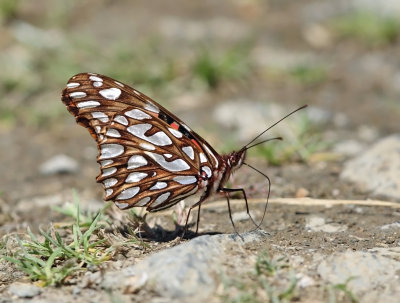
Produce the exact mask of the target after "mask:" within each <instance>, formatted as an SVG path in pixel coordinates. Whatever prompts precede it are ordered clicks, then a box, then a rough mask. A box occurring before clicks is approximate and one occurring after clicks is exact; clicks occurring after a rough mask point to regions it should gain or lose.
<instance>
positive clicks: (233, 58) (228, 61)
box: [192, 45, 250, 89]
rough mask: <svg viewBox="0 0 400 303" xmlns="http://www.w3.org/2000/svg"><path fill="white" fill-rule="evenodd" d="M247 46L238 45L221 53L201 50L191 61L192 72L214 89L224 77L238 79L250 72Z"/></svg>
mask: <svg viewBox="0 0 400 303" xmlns="http://www.w3.org/2000/svg"><path fill="white" fill-rule="evenodd" d="M248 51H249V47H248V46H247V45H245V46H243V45H239V46H236V47H233V48H231V49H229V50H227V51H226V52H224V53H222V54H216V53H212V52H210V51H208V50H202V51H201V52H200V53H199V54H198V55H197V57H196V58H195V61H194V63H193V68H192V70H193V74H194V75H195V77H197V78H198V79H200V80H201V81H203V82H204V83H206V84H207V85H208V86H209V87H210V88H212V89H215V88H216V87H217V86H218V85H219V84H220V82H221V81H222V80H224V79H239V78H243V76H244V75H245V74H247V73H249V72H250V63H249V61H248Z"/></svg>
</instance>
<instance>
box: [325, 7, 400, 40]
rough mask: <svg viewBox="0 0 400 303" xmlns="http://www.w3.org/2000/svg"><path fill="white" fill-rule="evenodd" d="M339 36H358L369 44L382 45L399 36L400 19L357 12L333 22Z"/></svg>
mask: <svg viewBox="0 0 400 303" xmlns="http://www.w3.org/2000/svg"><path fill="white" fill-rule="evenodd" d="M331 25H332V28H333V29H334V30H335V31H336V32H337V33H338V35H339V36H342V37H344V38H356V39H358V40H360V41H362V42H363V43H365V44H366V45H368V46H380V45H385V44H388V43H392V42H394V41H395V40H396V39H398V38H399V34H400V19H399V18H398V17H397V18H396V17H386V16H382V15H379V14H377V13H373V12H368V11H365V12H355V13H353V14H349V15H346V16H343V17H340V18H337V19H335V20H333V21H332V22H331Z"/></svg>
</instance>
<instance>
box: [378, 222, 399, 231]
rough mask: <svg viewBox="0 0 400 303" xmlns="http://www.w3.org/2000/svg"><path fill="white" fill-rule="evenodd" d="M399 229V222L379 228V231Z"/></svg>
mask: <svg viewBox="0 0 400 303" xmlns="http://www.w3.org/2000/svg"><path fill="white" fill-rule="evenodd" d="M398 228H400V222H393V223H390V224H385V225H382V226H381V230H391V229H398Z"/></svg>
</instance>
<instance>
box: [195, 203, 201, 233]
mask: <svg viewBox="0 0 400 303" xmlns="http://www.w3.org/2000/svg"><path fill="white" fill-rule="evenodd" d="M200 209H201V203H200V204H199V210H198V212H197V222H196V235H197V233H198V231H199V223H200Z"/></svg>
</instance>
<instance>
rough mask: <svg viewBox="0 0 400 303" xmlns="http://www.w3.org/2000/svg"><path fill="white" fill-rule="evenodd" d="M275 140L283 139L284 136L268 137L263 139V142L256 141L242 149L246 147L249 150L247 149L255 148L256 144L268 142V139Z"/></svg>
mask: <svg viewBox="0 0 400 303" xmlns="http://www.w3.org/2000/svg"><path fill="white" fill-rule="evenodd" d="M273 140H283V138H282V137H275V138H270V139H266V140H263V141H261V142H257V143H254V144H253V145H250V146H245V147H243V148H242V149H246V150H247V149H250V148H253V147H254V146H257V145H260V144H263V143H265V142H268V141H273Z"/></svg>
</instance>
